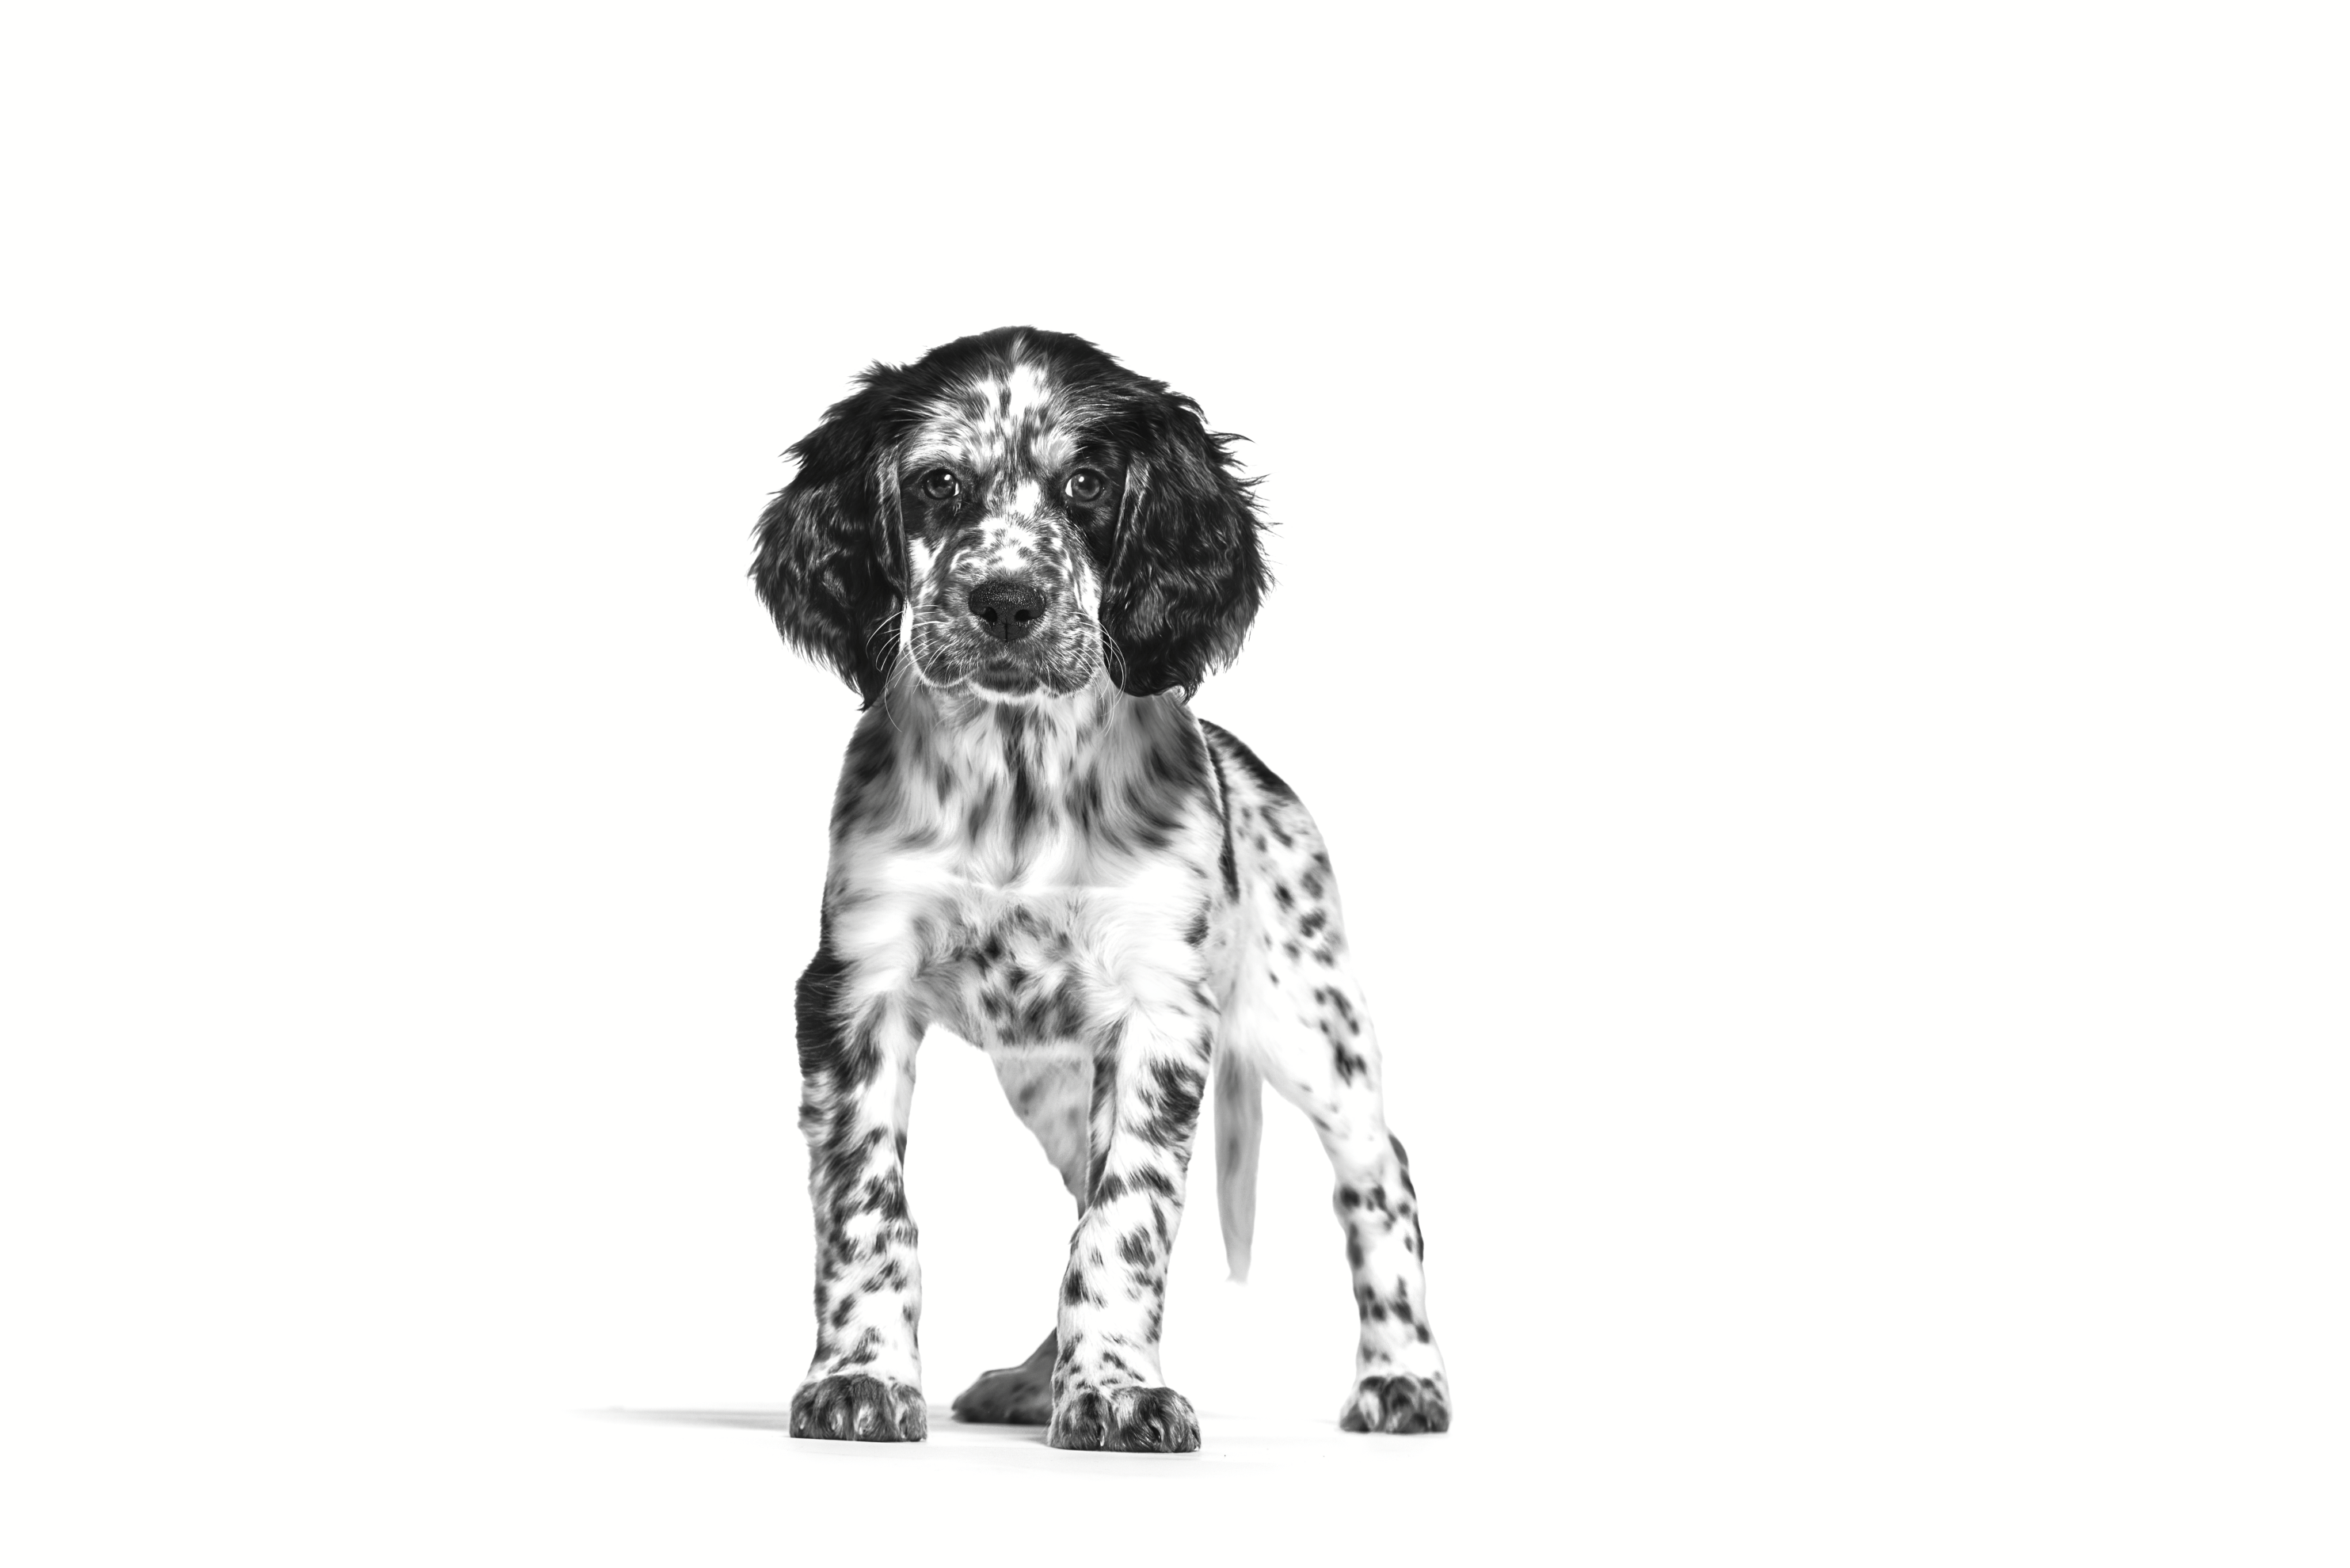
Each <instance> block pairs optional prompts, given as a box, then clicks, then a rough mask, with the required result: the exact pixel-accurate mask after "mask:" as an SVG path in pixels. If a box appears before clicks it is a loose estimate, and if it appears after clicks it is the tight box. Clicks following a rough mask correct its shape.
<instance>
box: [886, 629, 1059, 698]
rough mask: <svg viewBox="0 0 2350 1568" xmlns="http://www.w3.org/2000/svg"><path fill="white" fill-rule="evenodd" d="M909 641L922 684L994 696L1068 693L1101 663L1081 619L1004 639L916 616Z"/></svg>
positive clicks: (916, 670)
mask: <svg viewBox="0 0 2350 1568" xmlns="http://www.w3.org/2000/svg"><path fill="white" fill-rule="evenodd" d="M1055 619H1059V618H1058V617H1055ZM1070 619H1071V620H1073V621H1074V620H1076V618H1070ZM908 640H909V642H910V652H911V654H912V656H913V664H914V670H915V673H916V674H917V675H919V676H920V678H921V680H922V682H923V684H925V685H928V686H932V687H937V688H940V689H941V690H945V689H951V688H954V687H964V688H968V689H969V690H970V691H972V692H973V693H975V694H976V695H979V696H982V697H985V698H990V699H994V700H1011V699H1019V698H1035V697H1051V696H1066V695H1067V694H1068V693H1070V692H1072V691H1077V690H1078V689H1079V688H1081V687H1083V686H1084V685H1085V684H1086V683H1087V681H1089V680H1092V679H1093V676H1094V671H1095V670H1097V669H1098V668H1099V667H1100V664H1101V639H1100V634H1099V633H1098V632H1097V631H1096V630H1095V629H1094V628H1093V626H1092V625H1091V624H1090V623H1087V622H1081V621H1080V622H1077V623H1076V624H1068V625H1062V626H1058V627H1045V628H1038V630H1037V631H1035V633H1033V634H1031V635H1029V636H1026V637H1024V638H1022V639H1019V640H1018V641H1016V642H1002V641H998V640H996V639H993V638H992V637H988V636H985V635H981V634H973V633H972V632H970V631H967V630H964V629H962V628H951V627H949V628H941V627H940V626H938V625H937V624H936V623H935V622H932V621H930V620H929V619H927V618H916V619H915V622H914V625H913V629H912V632H911V634H910V637H909V639H908Z"/></svg>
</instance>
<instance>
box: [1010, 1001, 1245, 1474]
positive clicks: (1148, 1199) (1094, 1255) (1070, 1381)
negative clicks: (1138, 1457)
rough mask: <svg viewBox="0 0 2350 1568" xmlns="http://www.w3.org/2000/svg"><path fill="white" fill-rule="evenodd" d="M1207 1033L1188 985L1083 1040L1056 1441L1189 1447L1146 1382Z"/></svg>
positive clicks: (1192, 1435) (1062, 1444) (1154, 1369)
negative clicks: (1080, 1140)
mask: <svg viewBox="0 0 2350 1568" xmlns="http://www.w3.org/2000/svg"><path fill="white" fill-rule="evenodd" d="M1213 1027H1214V1018H1213V1010H1212V1008H1211V1005H1210V1004H1209V1002H1208V1001H1207V998H1206V997H1205V995H1204V993H1202V992H1199V991H1198V989H1197V988H1196V987H1193V988H1191V989H1190V990H1189V991H1188V992H1186V993H1185V994H1184V995H1183V996H1181V997H1180V998H1178V999H1168V1000H1165V1001H1162V1002H1161V1003H1160V1004H1159V1005H1158V1006H1156V1007H1149V1008H1137V1009H1135V1010H1134V1011H1133V1012H1129V1013H1128V1015H1127V1017H1126V1018H1124V1019H1123V1020H1122V1021H1120V1022H1119V1023H1116V1024H1114V1025H1112V1026H1110V1027H1109V1028H1108V1029H1107V1030H1106V1031H1105V1032H1104V1033H1103V1034H1102V1036H1101V1038H1100V1041H1099V1043H1098V1044H1097V1047H1096V1050H1095V1055H1094V1082H1093V1115H1092V1130H1091V1144H1092V1162H1091V1168H1090V1172H1089V1179H1088V1182H1087V1200H1086V1210H1085V1214H1084V1217H1083V1218H1082V1219H1080V1220H1078V1221H1077V1230H1076V1235H1075V1236H1074V1237H1073V1238H1072V1239H1071V1241H1070V1247H1069V1266H1068V1272H1066V1274H1065V1275H1064V1276H1063V1279H1062V1283H1061V1315H1060V1328H1059V1340H1058V1352H1057V1355H1056V1357H1055V1362H1054V1366H1053V1424H1052V1427H1051V1428H1050V1430H1049V1431H1048V1432H1047V1433H1046V1435H1045V1440H1046V1441H1047V1442H1049V1443H1051V1444H1052V1445H1053V1446H1054V1447H1055V1448H1058V1449H1129V1450H1141V1451H1145V1452H1156V1453H1188V1452H1190V1451H1191V1449H1196V1448H1198V1447H1199V1446H1200V1423H1199V1419H1198V1417H1195V1416H1194V1415H1193V1414H1192V1411H1191V1401H1190V1400H1188V1399H1185V1398H1184V1397H1182V1396H1181V1395H1180V1394H1178V1393H1176V1392H1175V1391H1174V1390H1173V1389H1171V1388H1166V1387H1162V1386H1159V1324H1160V1322H1161V1320H1162V1318H1163V1316H1164V1314H1165V1309H1166V1300H1167V1260H1168V1255H1169V1253H1170V1251H1171V1250H1172V1249H1173V1247H1174V1244H1175V1229H1176V1226H1177V1224H1178V1223H1179V1222H1180V1220H1181V1219H1182V1214H1183V1177H1184V1172H1185V1169H1186V1168H1187V1167H1188V1166H1189V1165H1190V1163H1191V1135H1192V1133H1193V1131H1194V1129H1195V1128H1196V1127H1198V1125H1199V1120H1200V1094H1201V1086H1202V1085H1204V1084H1205V1082H1206V1080H1207V1067H1208V1051H1209V1042H1210V1041H1211V1038H1212V1037H1213Z"/></svg>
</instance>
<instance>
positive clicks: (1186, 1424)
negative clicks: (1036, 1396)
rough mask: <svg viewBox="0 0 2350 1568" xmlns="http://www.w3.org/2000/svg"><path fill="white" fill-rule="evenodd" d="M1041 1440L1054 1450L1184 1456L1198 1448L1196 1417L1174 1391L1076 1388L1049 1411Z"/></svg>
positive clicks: (1187, 1404) (1069, 1391) (1198, 1425)
mask: <svg viewBox="0 0 2350 1568" xmlns="http://www.w3.org/2000/svg"><path fill="white" fill-rule="evenodd" d="M1045 1441H1046V1442H1047V1443H1050V1444H1051V1445H1052V1446H1053V1447H1055V1448H1056V1449H1110V1450H1114V1451H1118V1452H1122V1453H1139V1454H1188V1453H1191V1451H1192V1450H1194V1449H1197V1448H1198V1447H1199V1446H1200V1418H1199V1417H1197V1416H1196V1415H1194V1414H1192V1411H1191V1401H1190V1400H1189V1399H1186V1398H1184V1397H1183V1396H1181V1395H1180V1394H1178V1393H1176V1392H1175V1390H1173V1389H1172V1388H1135V1387H1128V1388H1089V1387H1082V1386H1080V1387H1075V1388H1071V1389H1069V1390H1068V1391H1067V1392H1066V1394H1064V1395H1063V1396H1062V1397H1061V1400H1060V1403H1059V1404H1057V1405H1055V1407H1053V1428H1052V1430H1051V1431H1049V1432H1047V1433H1046V1434H1045Z"/></svg>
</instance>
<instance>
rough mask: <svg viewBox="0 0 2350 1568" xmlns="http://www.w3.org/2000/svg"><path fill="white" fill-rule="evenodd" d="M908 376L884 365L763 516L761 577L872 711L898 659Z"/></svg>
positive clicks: (756, 572)
mask: <svg viewBox="0 0 2350 1568" xmlns="http://www.w3.org/2000/svg"><path fill="white" fill-rule="evenodd" d="M898 376H899V372H898V371H897V370H895V369H891V368H890V367H889V366H887V365H878V364H877V365H875V366H874V367H873V368H872V369H869V370H868V371H866V372H865V374H864V375H862V376H860V377H859V378H858V381H859V383H860V384H859V386H858V390H857V391H856V392H855V393H853V394H851V395H850V396H848V397H847V398H844V399H842V400H840V401H839V402H837V403H835V404H834V405H833V406H832V407H831V408H830V409H828V410H826V412H825V416H824V422H823V423H822V424H820V425H818V426H817V427H816V429H815V430H814V431H810V432H809V433H808V434H807V435H806V436H805V437H803V438H802V439H801V440H800V441H797V442H796V443H795V444H794V445H793V447H792V449H791V452H790V455H791V456H792V457H794V458H795V459H796V460H798V462H799V465H800V466H799V472H798V473H797V474H796V475H795V477H794V478H793V480H792V482H791V483H790V484H789V485H787V486H786V487H785V489H784V491H783V493H781V494H779V495H777V496H776V497H775V500H774V501H773V502H771V503H770V504H768V506H767V510H766V512H765V513H764V514H762V515H761V517H760V518H759V526H758V530H757V533H756V538H757V541H758V555H757V556H756V558H755V559H754V561H753V562H752V565H751V581H752V583H753V584H754V586H755V587H757V588H758V590H759V597H760V600H761V601H762V602H763V603H764V604H765V605H766V607H767V612H768V613H769V614H770V615H772V616H774V617H775V625H776V627H777V628H778V629H780V630H781V631H782V632H783V634H784V637H785V639H786V640H787V641H789V642H790V643H791V644H792V646H793V647H795V648H796V649H800V650H801V651H802V652H803V653H806V654H807V655H809V656H810V657H812V658H815V659H821V660H822V661H823V662H825V663H827V664H828V665H830V666H832V668H833V669H834V670H837V671H838V672H839V673H840V677H841V679H842V680H846V681H847V682H848V683H849V684H850V685H851V686H854V687H856V688H857V690H858V692H859V693H860V694H861V695H862V696H863V697H864V699H865V703H866V706H868V707H870V706H872V705H873V703H874V701H876V700H877V699H878V698H879V694H880V691H881V683H882V680H883V679H884V678H885V677H886V676H887V674H888V672H889V665H890V664H891V662H892V661H894V660H895V659H896V658H897V656H898V623H897V612H898V607H899V603H900V602H901V600H902V598H903V593H902V590H901V588H900V587H899V585H900V584H902V583H903V582H904V581H905V577H906V568H905V561H904V553H903V552H904V545H903V543H902V541H901V540H900V539H899V530H898V528H897V526H896V524H895V521H894V514H895V511H896V507H895V502H896V497H895V496H894V495H887V494H884V493H883V487H884V485H885V483H887V480H886V479H885V476H884V472H883V469H884V461H883V460H884V455H885V453H886V451H887V448H888V445H889V440H890V437H891V434H892V432H891V431H889V429H888V428H887V424H886V416H887V414H888V411H889V408H890V406H891V404H892V402H893V400H894V391H895V382H896V379H897V378H898Z"/></svg>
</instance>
